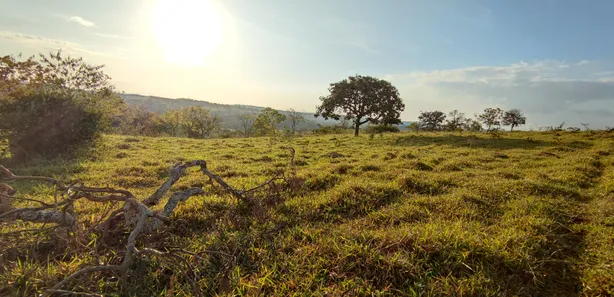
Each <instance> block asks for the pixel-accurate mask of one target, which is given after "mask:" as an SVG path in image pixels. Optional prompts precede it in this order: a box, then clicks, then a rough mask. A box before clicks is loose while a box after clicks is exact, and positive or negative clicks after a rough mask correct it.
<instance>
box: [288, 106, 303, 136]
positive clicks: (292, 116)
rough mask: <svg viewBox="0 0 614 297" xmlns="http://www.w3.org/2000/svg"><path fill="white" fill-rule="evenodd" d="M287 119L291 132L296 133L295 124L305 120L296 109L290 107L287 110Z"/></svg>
mask: <svg viewBox="0 0 614 297" xmlns="http://www.w3.org/2000/svg"><path fill="white" fill-rule="evenodd" d="M288 121H289V122H290V130H291V131H292V134H295V133H296V125H297V124H298V123H300V122H303V121H305V118H304V117H303V115H302V114H300V113H299V112H297V111H296V110H294V109H292V108H290V109H289V110H288Z"/></svg>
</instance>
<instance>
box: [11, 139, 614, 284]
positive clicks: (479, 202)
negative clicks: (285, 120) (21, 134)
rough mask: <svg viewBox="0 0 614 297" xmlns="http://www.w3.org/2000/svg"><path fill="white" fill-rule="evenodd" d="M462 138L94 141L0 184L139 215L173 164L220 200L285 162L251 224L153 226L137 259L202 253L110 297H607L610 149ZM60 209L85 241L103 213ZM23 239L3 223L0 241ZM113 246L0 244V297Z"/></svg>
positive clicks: (191, 204) (205, 211) (209, 210)
mask: <svg viewBox="0 0 614 297" xmlns="http://www.w3.org/2000/svg"><path fill="white" fill-rule="evenodd" d="M470 135H471V134H468V133H463V134H458V133H456V134H452V133H417V134H416V133H396V134H386V135H383V136H375V137H372V138H370V137H369V136H367V135H364V136H361V137H358V138H354V137H352V136H350V135H328V136H310V137H301V138H295V139H285V140H275V141H271V140H269V139H268V138H250V139H214V140H192V139H183V138H145V137H122V136H113V135H107V136H105V137H104V141H103V144H102V145H100V146H99V147H98V148H97V149H96V152H95V153H94V154H93V155H92V156H91V157H89V158H86V159H83V160H80V161H65V162H61V161H53V162H43V163H41V164H39V165H31V166H28V167H18V168H12V169H13V171H14V172H15V173H17V174H33V175H54V176H56V177H59V178H63V179H70V180H80V181H83V182H84V183H86V184H88V185H92V186H105V185H108V186H112V187H118V188H124V189H127V190H130V191H132V192H133V193H134V194H135V195H137V196H138V197H140V198H145V197H147V196H148V195H150V194H151V193H153V192H154V191H155V189H156V188H157V187H158V186H159V185H160V184H161V183H162V182H163V181H164V180H165V178H166V177H167V176H168V172H167V169H168V167H169V166H170V165H172V164H173V163H175V162H178V161H183V160H192V159H204V160H206V161H207V162H208V166H209V169H210V170H211V171H212V172H214V173H217V174H219V175H220V176H222V177H223V178H224V179H225V180H226V181H227V182H228V183H229V184H231V185H232V186H234V187H235V188H238V189H248V188H250V187H253V186H256V185H258V184H260V183H262V182H264V181H266V180H267V179H268V178H270V177H271V176H273V175H274V174H275V173H276V172H277V171H279V170H280V169H284V168H285V167H286V166H287V164H288V158H289V153H288V150H287V147H288V146H292V147H293V148H294V149H295V150H296V159H295V164H296V177H295V178H293V179H292V180H291V183H289V184H288V185H287V187H288V188H287V189H284V191H283V192H282V193H283V195H282V196H281V197H280V198H279V199H277V200H275V201H272V202H271V203H267V204H266V205H267V207H266V208H265V209H261V210H259V211H257V210H249V211H246V210H245V209H243V208H242V207H240V206H238V205H237V204H236V201H235V199H233V198H232V197H230V196H229V195H227V194H226V193H223V192H220V191H213V190H211V191H210V194H208V195H206V196H201V197H193V198H191V199H190V200H189V201H188V202H186V203H183V204H182V205H181V206H180V207H179V208H178V209H177V211H176V212H175V214H174V215H173V216H172V219H173V221H174V223H172V224H171V225H170V226H168V227H165V228H164V229H163V230H161V231H160V232H159V233H156V234H152V235H148V236H142V237H141V238H140V240H139V246H140V247H145V246H147V247H153V248H158V249H164V247H181V248H183V249H186V250H190V251H194V252H201V251H205V250H208V251H214V252H218V253H205V254H203V255H202V258H199V259H196V258H191V259H192V260H191V261H190V267H189V269H188V267H187V266H186V265H184V264H181V263H179V262H177V261H168V260H165V259H159V258H156V257H151V258H144V259H141V260H139V261H137V262H136V264H135V267H133V270H132V272H131V275H130V280H129V281H130V286H129V288H127V290H126V291H125V292H123V293H124V294H125V295H134V296H176V295H191V292H192V285H196V286H198V287H199V288H201V289H202V291H203V292H204V294H205V295H215V294H218V293H220V292H223V291H224V290H223V288H224V287H227V288H230V292H227V293H230V294H232V295H249V296H253V295H263V296H268V295H276V296H290V295H301V296H302V295H307V296H312V295H315V296H341V295H343V294H346V295H349V296H354V295H358V296H371V295H375V296H433V295H434V296H440V295H463V296H469V295H472V296H475V295H479V296H501V295H504V296H576V295H586V296H607V295H613V294H614V264H612V263H614V248H612V246H613V244H614V241H613V238H614V135H610V134H607V133H602V132H598V133H595V132H582V133H567V132H560V133H558V134H554V133H537V132H514V133H503V134H501V136H500V138H495V137H491V136H490V135H488V134H475V135H476V136H478V140H477V141H476V142H475V143H474V144H472V145H471V146H470V145H468V142H467V137H469V136H470ZM15 186H16V188H18V190H19V193H20V194H19V195H21V196H27V195H29V196H32V197H37V198H40V199H48V200H52V199H53V197H52V192H51V191H50V189H49V188H48V187H45V186H41V185H34V184H30V183H26V184H16V185H15ZM190 186H204V188H205V189H206V190H207V189H210V187H209V185H208V180H207V179H206V178H203V177H202V176H201V175H199V174H198V173H197V172H196V170H193V171H190V173H189V174H187V175H186V176H184V177H183V178H182V179H181V180H180V181H179V182H178V183H177V184H176V185H175V186H174V187H173V188H174V189H181V188H185V187H190ZM21 205H22V206H24V205H27V204H26V203H22V204H21ZM162 205H163V204H162ZM77 206H78V207H79V208H80V209H81V210H82V211H83V215H82V217H81V218H80V220H81V221H84V222H86V225H88V224H93V223H94V222H96V221H97V220H98V219H99V218H100V216H101V215H102V213H103V212H104V211H105V210H106V209H107V206H105V205H98V204H93V203H85V202H84V203H80V204H78V205H77ZM158 207H160V208H161V207H162V206H158ZM32 227H34V226H32V225H31V224H26V223H14V224H8V223H2V225H1V229H0V231H2V232H3V233H7V232H9V231H14V230H18V229H20V228H23V229H28V228H32ZM60 235H61V233H60V234H57V235H56V236H58V237H61V236H60ZM44 236H48V235H43V237H44ZM114 236H115V237H114V243H115V245H111V246H104V245H103V243H102V242H98V241H97V237H96V236H92V238H91V242H90V244H89V246H87V247H74V246H62V245H61V244H56V245H54V246H52V247H48V248H45V247H38V248H34V247H32V246H31V244H32V243H33V242H34V241H35V240H36V239H37V238H34V237H35V236H33V235H31V234H25V235H10V236H8V235H5V236H3V237H2V238H1V244H2V245H1V246H0V248H1V249H2V253H3V255H2V257H3V258H2V261H3V262H2V263H3V264H4V265H3V266H2V267H0V269H2V270H0V288H2V287H4V289H0V295H3V296H31V295H33V294H34V293H35V292H36V291H37V290H40V289H41V288H44V287H49V286H51V285H53V284H54V283H56V282H58V281H59V280H61V279H62V278H63V277H64V276H65V275H67V274H70V273H72V272H74V271H76V270H78V269H79V268H82V267H86V266H91V265H96V264H97V263H116V262H117V261H118V259H120V258H121V256H122V254H121V252H122V251H123V247H122V242H123V241H124V240H125V239H124V238H125V234H115V235H114ZM38 241H41V238H38ZM56 241H57V239H56ZM225 254H230V255H233V256H232V257H228V256H225ZM174 262H177V263H176V264H171V263H174ZM194 275H196V277H195V280H189V279H188V277H191V278H194ZM191 282H194V284H191ZM70 289H74V290H76V291H90V292H100V293H104V294H108V295H110V296H113V295H120V294H122V293H121V290H120V287H119V282H118V277H117V275H114V274H109V273H106V274H100V273H98V274H92V275H90V276H86V277H83V278H81V279H80V281H79V282H73V283H71V286H70Z"/></svg>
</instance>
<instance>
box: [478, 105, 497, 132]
mask: <svg viewBox="0 0 614 297" xmlns="http://www.w3.org/2000/svg"><path fill="white" fill-rule="evenodd" d="M502 116H503V109H501V108H498V107H497V108H490V107H489V108H486V109H484V113H482V114H478V115H476V117H477V118H478V120H479V121H480V122H482V123H483V124H484V125H486V131H490V130H491V129H492V127H493V126H501V117H502Z"/></svg>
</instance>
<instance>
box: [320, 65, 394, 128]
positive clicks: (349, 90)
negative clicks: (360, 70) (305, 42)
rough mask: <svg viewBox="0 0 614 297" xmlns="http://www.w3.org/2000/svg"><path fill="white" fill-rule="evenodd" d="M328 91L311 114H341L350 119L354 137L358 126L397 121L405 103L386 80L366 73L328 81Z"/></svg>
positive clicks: (333, 116) (337, 115)
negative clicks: (333, 81)
mask: <svg viewBox="0 0 614 297" xmlns="http://www.w3.org/2000/svg"><path fill="white" fill-rule="evenodd" d="M328 90H329V92H330V94H329V95H328V96H323V97H320V101H322V104H321V105H320V106H318V107H317V109H316V113H315V116H316V117H319V116H322V117H323V118H325V119H329V118H332V119H335V120H339V119H341V117H344V118H345V119H351V120H353V124H354V136H358V133H359V129H360V126H361V125H363V124H366V123H369V122H370V123H372V124H387V125H392V124H400V123H401V119H400V116H401V112H402V111H403V110H405V104H404V103H403V100H402V99H401V97H400V95H399V91H398V90H397V88H396V87H394V86H393V85H392V84H391V83H390V82H388V81H385V80H383V79H378V78H374V77H370V76H362V75H356V76H350V77H348V78H347V79H344V80H342V81H339V82H335V83H331V84H330V87H329V89H328Z"/></svg>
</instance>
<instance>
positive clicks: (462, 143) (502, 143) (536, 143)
mask: <svg viewBox="0 0 614 297" xmlns="http://www.w3.org/2000/svg"><path fill="white" fill-rule="evenodd" d="M431 144H439V145H449V146H456V147H468V148H469V147H478V148H488V149H498V150H501V149H518V148H521V149H534V148H539V147H545V146H552V145H553V143H552V142H548V141H542V140H534V139H518V138H491V137H490V136H488V135H484V137H477V138H475V137H472V136H459V135H441V136H439V135H438V136H429V135H410V136H402V137H397V138H396V139H395V140H394V141H393V145H398V146H424V145H431Z"/></svg>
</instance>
